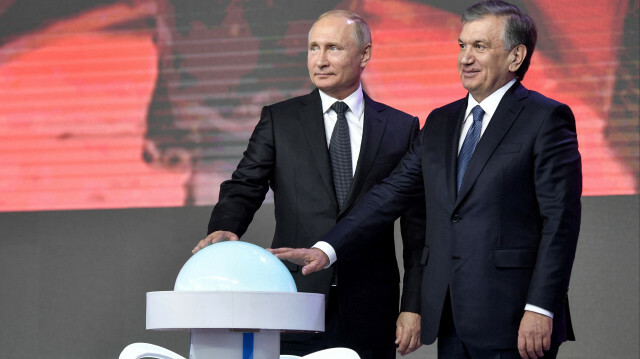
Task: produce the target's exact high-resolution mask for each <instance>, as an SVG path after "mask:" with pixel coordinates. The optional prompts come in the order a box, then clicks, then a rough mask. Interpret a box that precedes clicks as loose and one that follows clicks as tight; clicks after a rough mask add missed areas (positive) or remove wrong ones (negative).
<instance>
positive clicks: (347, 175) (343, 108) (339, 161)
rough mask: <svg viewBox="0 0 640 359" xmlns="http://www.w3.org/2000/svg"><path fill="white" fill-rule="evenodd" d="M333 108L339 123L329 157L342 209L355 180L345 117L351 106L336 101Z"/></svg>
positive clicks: (334, 133)
mask: <svg viewBox="0 0 640 359" xmlns="http://www.w3.org/2000/svg"><path fill="white" fill-rule="evenodd" d="M331 108H332V109H333V110H334V111H335V112H336V113H337V114H338V122H336V125H335V127H334V128H333V133H332V134H331V141H330V142H329V155H330V157H331V171H332V172H333V186H334V187H335V189H336V196H337V197H338V205H339V206H340V207H339V208H342V205H343V204H344V200H345V199H346V198H347V193H348V192H349V187H351V181H352V180H353V171H352V165H351V161H352V159H351V141H350V140H349V124H348V123H347V117H346V116H345V112H347V110H348V109H349V106H347V104H346V103H344V102H342V101H336V102H335V103H334V104H333V105H331Z"/></svg>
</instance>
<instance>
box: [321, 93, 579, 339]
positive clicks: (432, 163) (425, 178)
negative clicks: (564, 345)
mask: <svg viewBox="0 0 640 359" xmlns="http://www.w3.org/2000/svg"><path fill="white" fill-rule="evenodd" d="M466 107H467V99H466V98H464V99H461V100H459V101H456V102H453V103H451V104H448V105H446V106H444V107H442V108H439V109H436V110H434V111H433V112H432V113H431V114H430V115H429V117H428V119H427V122H426V124H425V126H424V128H423V129H422V131H421V134H420V136H419V138H418V140H417V141H415V143H414V144H413V145H412V148H411V150H410V151H409V152H408V153H407V155H406V157H405V158H404V159H403V161H402V162H401V163H400V165H399V166H398V168H397V169H396V170H394V173H392V175H391V176H390V178H389V179H388V180H385V181H384V182H383V184H382V185H380V186H378V187H376V188H374V189H373V190H372V191H370V193H369V194H368V195H367V196H366V197H365V198H363V199H362V201H361V202H360V204H359V205H358V206H357V207H356V208H354V209H353V210H352V212H351V214H350V215H349V216H348V217H346V218H345V219H344V220H343V221H341V222H340V224H339V225H338V226H336V228H334V229H333V230H332V231H331V232H330V233H328V234H327V236H326V237H325V238H324V240H326V241H327V242H329V243H330V244H332V245H333V246H334V248H335V249H336V252H337V254H338V258H342V260H345V256H344V255H342V252H343V250H344V249H345V248H348V247H352V246H355V245H357V244H358V243H359V240H358V237H359V236H360V235H362V234H366V233H368V232H369V231H371V230H375V228H376V222H378V221H389V219H390V218H393V216H394V215H397V213H399V212H400V211H402V210H403V209H404V208H405V207H406V205H407V203H408V202H409V201H407V199H406V198H407V196H408V195H410V194H413V193H415V192H424V195H425V201H426V209H427V216H426V222H427V227H426V237H425V238H426V241H425V246H424V250H423V253H422V264H424V265H425V268H424V276H423V281H422V342H423V343H425V344H429V343H432V342H433V341H434V340H435V339H436V336H437V334H438V327H439V323H440V317H441V312H442V307H443V303H444V300H445V297H446V292H447V288H449V290H450V294H451V303H452V310H453V317H454V322H455V325H456V329H457V331H458V334H459V335H460V337H461V338H462V340H463V341H465V342H466V343H468V344H469V345H472V346H476V347H482V348H514V347H516V346H517V332H518V327H519V324H520V320H521V319H522V315H523V313H524V307H525V304H527V303H529V304H532V305H536V306H538V307H541V308H544V309H547V310H549V311H552V312H554V314H555V317H554V329H553V334H552V340H553V341H555V342H561V341H564V340H567V339H568V338H569V339H572V337H573V333H572V329H571V324H570V318H569V311H568V303H567V291H568V286H569V277H570V275H571V268H572V265H573V260H574V256H575V251H576V245H577V240H578V232H579V227H580V213H581V205H580V196H581V192H582V172H581V159H580V154H579V152H578V142H577V137H576V128H575V119H574V117H573V114H572V112H571V110H570V109H569V107H567V106H566V105H563V104H561V103H558V102H556V101H553V100H551V99H548V98H546V97H544V96H542V95H540V94H539V93H536V92H533V91H529V90H527V89H526V88H524V87H523V86H522V85H521V84H520V83H519V82H518V83H516V84H514V85H513V86H512V87H511V88H510V89H509V90H508V91H507V93H506V94H505V95H504V97H503V98H502V101H501V102H500V105H499V106H498V108H497V110H496V113H495V114H494V115H493V117H492V119H491V122H490V123H489V126H488V127H487V129H486V130H485V133H484V134H483V136H482V137H481V139H480V141H479V142H478V145H477V147H476V150H475V153H474V155H473V157H472V159H471V161H470V164H469V167H468V168H467V171H466V173H465V178H464V180H463V184H462V187H461V189H460V193H459V194H456V162H457V148H458V141H459V137H460V129H461V125H462V121H463V116H464V112H465V109H466ZM339 261H340V259H338V262H339Z"/></svg>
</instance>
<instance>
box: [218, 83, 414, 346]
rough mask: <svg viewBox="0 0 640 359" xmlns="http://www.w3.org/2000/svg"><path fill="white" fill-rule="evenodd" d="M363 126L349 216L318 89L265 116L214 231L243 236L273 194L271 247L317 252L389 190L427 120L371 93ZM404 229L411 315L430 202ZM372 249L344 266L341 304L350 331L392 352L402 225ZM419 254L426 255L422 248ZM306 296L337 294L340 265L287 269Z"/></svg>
mask: <svg viewBox="0 0 640 359" xmlns="http://www.w3.org/2000/svg"><path fill="white" fill-rule="evenodd" d="M364 109H365V113H364V127H363V138H362V145H361V150H360V156H359V159H358V164H357V167H356V172H355V176H354V179H353V183H352V185H351V189H350V191H349V193H348V195H347V198H346V201H345V204H344V207H343V209H342V211H340V212H339V211H338V202H337V199H336V195H335V190H334V187H333V179H332V174H331V166H330V162H329V161H330V160H329V151H328V148H327V142H326V136H325V129H324V120H323V115H322V105H321V100H320V95H319V93H318V90H315V91H313V92H311V93H310V94H308V95H306V96H301V97H296V98H293V99H290V100H287V101H284V102H280V103H277V104H274V105H271V106H266V107H264V109H263V110H262V116H261V119H260V122H259V123H258V125H257V126H256V128H255V130H254V132H253V134H252V135H251V139H250V140H249V145H248V147H247V150H246V151H245V153H244V156H243V158H242V160H241V161H240V163H239V165H238V168H237V170H236V171H235V172H234V173H233V175H232V178H231V180H228V181H225V182H224V183H223V184H222V185H221V188H220V199H219V202H218V203H217V204H216V206H215V207H214V209H213V212H212V214H211V219H210V222H209V229H208V232H209V233H211V232H213V231H216V230H226V231H231V232H234V233H236V234H237V235H239V236H241V235H242V234H243V233H244V232H245V231H246V229H247V227H248V225H249V223H250V222H251V220H252V218H253V215H254V213H255V212H256V210H257V209H258V208H259V207H260V205H261V204H262V201H263V199H264V197H265V194H266V193H267V190H268V189H269V187H271V188H272V189H273V193H274V203H275V217H276V229H275V235H274V238H273V244H272V246H273V247H274V248H277V247H306V248H309V247H311V246H312V245H314V244H315V243H316V242H317V241H318V240H319V239H320V237H321V236H322V235H323V234H324V233H326V232H327V231H328V230H329V229H330V228H331V227H333V226H334V225H335V223H336V222H337V220H338V219H339V218H341V217H343V216H344V215H345V214H346V213H348V212H349V210H350V209H351V208H352V206H353V204H354V203H356V202H357V201H358V200H359V199H360V197H362V195H363V194H364V193H365V192H367V191H368V190H369V189H370V188H371V187H373V186H374V185H375V184H377V183H380V182H381V181H382V180H383V179H384V178H385V177H387V176H388V175H389V173H390V172H391V171H392V170H393V168H394V167H395V166H396V165H397V164H398V162H399V161H400V159H401V158H402V156H403V155H404V153H405V152H406V151H407V150H408V149H409V147H410V144H411V141H412V140H413V139H414V138H415V137H417V134H418V131H419V122H418V119H417V118H416V117H412V116H409V115H407V114H405V113H403V112H400V111H398V110H396V109H393V108H391V107H389V106H386V105H383V104H381V103H378V102H375V101H373V100H371V99H370V98H369V97H368V96H367V95H366V94H365V95H364ZM417 198H419V201H417V202H418V203H422V206H421V207H422V208H421V209H420V206H419V205H418V208H416V209H412V210H411V211H417V213H413V214H411V213H410V212H408V213H407V215H406V216H404V217H403V219H402V221H401V225H402V232H403V241H404V246H405V250H404V252H405V253H406V254H407V255H405V256H404V260H405V276H404V289H403V300H402V310H403V311H411V312H419V311H420V280H421V271H422V266H421V265H420V254H419V249H420V248H421V247H422V245H423V243H424V222H423V221H422V218H423V217H424V203H423V202H422V197H421V196H417ZM365 240H366V246H363V248H361V249H360V250H359V251H358V253H353V254H351V253H349V254H348V255H349V257H348V258H349V259H348V260H341V261H340V263H339V264H336V265H337V271H338V273H339V274H338V283H339V284H338V285H339V288H340V291H339V293H340V294H339V296H340V298H339V305H340V310H341V315H342V320H343V323H344V324H345V329H346V331H347V332H349V333H352V334H353V340H355V341H356V342H359V343H361V344H363V345H369V346H372V345H373V346H378V347H380V346H389V347H391V346H393V345H394V344H393V342H394V340H395V321H396V319H397V316H398V307H399V270H398V264H397V261H396V256H395V248H394V239H393V220H389V221H388V222H387V223H385V224H384V225H383V226H382V228H381V229H380V231H378V232H377V233H375V234H373V235H371V236H369V237H367V238H366V239H365ZM416 249H417V250H416ZM285 264H286V265H287V267H289V269H290V270H291V272H292V275H293V278H294V279H295V281H296V285H297V287H298V291H300V292H316V293H324V294H325V295H328V294H329V289H330V285H331V280H332V277H333V273H334V270H335V267H336V266H332V267H331V268H330V270H325V271H321V272H319V273H314V274H312V275H309V276H305V277H303V276H302V273H301V272H300V268H299V267H298V266H296V265H293V264H291V263H289V262H286V263H285Z"/></svg>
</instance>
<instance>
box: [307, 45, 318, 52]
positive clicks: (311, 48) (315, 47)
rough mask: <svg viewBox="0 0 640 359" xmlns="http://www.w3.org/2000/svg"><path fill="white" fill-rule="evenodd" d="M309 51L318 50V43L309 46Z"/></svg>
mask: <svg viewBox="0 0 640 359" xmlns="http://www.w3.org/2000/svg"><path fill="white" fill-rule="evenodd" d="M309 51H318V45H312V46H310V47H309Z"/></svg>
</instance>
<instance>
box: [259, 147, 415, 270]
mask: <svg viewBox="0 0 640 359" xmlns="http://www.w3.org/2000/svg"><path fill="white" fill-rule="evenodd" d="M421 138H422V135H420V137H418V138H417V139H416V140H415V141H414V142H413V143H412V145H411V149H410V150H409V152H407V153H406V154H405V156H404V157H403V158H402V160H401V161H400V163H399V164H398V166H397V167H396V168H395V169H394V170H393V172H392V173H391V174H390V175H389V177H388V178H387V179H385V180H384V181H383V182H382V183H380V184H379V185H377V186H375V187H373V188H372V189H371V190H370V191H369V192H368V193H367V194H366V195H364V196H363V198H362V199H361V200H360V201H359V202H358V204H356V205H355V206H354V208H353V209H352V210H351V211H350V213H349V215H347V216H346V217H344V218H343V219H341V220H340V222H338V223H337V224H336V225H335V226H334V227H333V228H332V229H331V230H330V231H329V232H328V233H327V234H325V235H324V237H323V238H321V239H320V241H323V242H327V243H328V244H329V245H331V246H332V247H333V248H334V250H335V251H336V253H337V256H338V258H348V257H349V256H350V255H352V254H353V255H357V253H358V248H359V247H360V246H365V245H367V243H366V241H363V240H362V239H363V238H368V237H369V236H372V235H374V234H375V233H376V231H378V230H380V228H381V227H382V226H384V225H386V224H387V223H390V222H393V221H394V220H395V219H397V218H398V217H399V216H400V215H401V214H402V213H404V212H405V211H406V210H407V209H408V208H409V207H411V205H412V204H415V201H416V200H419V199H420V198H423V197H424V188H423V181H422V164H421V160H422V152H421V151H422V141H421ZM271 252H272V253H274V254H275V255H276V256H277V257H278V258H280V259H285V260H289V261H291V262H293V263H296V264H299V265H304V268H303V269H302V271H303V274H310V273H313V272H316V271H318V270H321V269H323V268H326V267H327V265H329V264H330V263H329V260H328V257H327V255H326V254H325V253H324V252H322V251H321V250H320V249H317V248H312V249H306V248H297V249H292V248H277V249H272V250H271Z"/></svg>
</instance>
